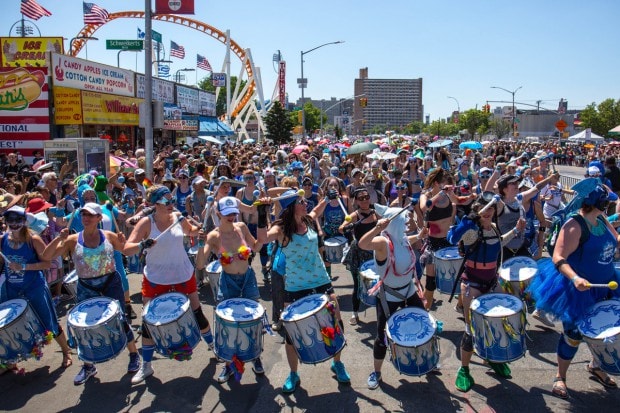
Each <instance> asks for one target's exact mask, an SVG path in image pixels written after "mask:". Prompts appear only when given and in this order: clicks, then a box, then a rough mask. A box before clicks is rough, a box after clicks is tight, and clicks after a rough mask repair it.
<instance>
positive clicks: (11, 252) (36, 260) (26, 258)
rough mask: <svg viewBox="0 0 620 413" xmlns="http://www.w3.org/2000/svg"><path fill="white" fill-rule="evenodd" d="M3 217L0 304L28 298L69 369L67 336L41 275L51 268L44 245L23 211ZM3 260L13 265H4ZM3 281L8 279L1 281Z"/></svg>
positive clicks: (13, 210) (15, 208)
mask: <svg viewBox="0 0 620 413" xmlns="http://www.w3.org/2000/svg"><path fill="white" fill-rule="evenodd" d="M3 216H4V221H5V223H6V225H7V232H6V233H4V234H3V235H2V238H1V241H0V250H1V251H2V254H3V257H0V263H1V265H0V269H1V268H4V269H5V270H4V271H1V272H0V293H1V294H0V302H1V301H6V300H12V299H15V298H22V297H24V298H26V299H27V300H28V302H29V304H30V306H31V307H32V309H33V310H34V312H35V313H36V314H37V316H38V317H39V320H41V322H42V324H43V327H44V328H45V329H46V330H48V331H51V332H52V334H53V335H54V338H55V339H56V342H57V343H58V345H59V346H60V348H61V349H62V367H64V368H67V367H69V366H70V365H71V364H72V360H71V349H70V348H69V345H68V344H67V336H66V335H65V333H64V331H63V330H62V327H61V326H60V324H59V323H58V316H57V315H56V310H55V308H54V303H53V301H52V294H51V292H50V290H49V287H48V285H47V282H46V280H45V277H44V276H43V271H42V270H46V269H48V268H50V260H49V259H45V255H44V250H45V243H44V242H43V240H42V239H41V237H39V236H38V235H35V234H33V233H32V232H31V231H30V230H29V229H28V226H27V224H26V212H25V210H24V208H22V207H19V206H13V207H11V208H9V209H7V210H6V211H5V212H4V214H3ZM4 257H7V258H8V259H9V260H10V262H8V263H7V262H5V260H4ZM4 277H6V279H5V280H1V279H2V278H4ZM3 284H4V286H3ZM7 368H8V369H10V370H14V369H16V366H14V365H9V366H8V367H7ZM0 371H2V368H0Z"/></svg>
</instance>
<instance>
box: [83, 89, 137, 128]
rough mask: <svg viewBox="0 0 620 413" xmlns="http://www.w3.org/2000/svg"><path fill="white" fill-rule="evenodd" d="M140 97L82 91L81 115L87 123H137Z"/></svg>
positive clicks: (135, 124)
mask: <svg viewBox="0 0 620 413" xmlns="http://www.w3.org/2000/svg"><path fill="white" fill-rule="evenodd" d="M141 102H142V99H137V98H129V97H123V96H115V95H108V94H106V93H99V92H87V91H84V92H82V115H83V116H84V124H87V125H134V126H138V123H139V112H140V111H139V106H140V103H141Z"/></svg>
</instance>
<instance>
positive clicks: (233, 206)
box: [217, 196, 239, 216]
mask: <svg viewBox="0 0 620 413" xmlns="http://www.w3.org/2000/svg"><path fill="white" fill-rule="evenodd" d="M238 202H239V200H238V199H237V198H235V197H234V196H225V197H224V198H222V199H220V200H219V201H218V203H217V209H218V211H220V214H222V215H224V216H226V215H231V214H238V213H239V205H238V204H237V203H238Z"/></svg>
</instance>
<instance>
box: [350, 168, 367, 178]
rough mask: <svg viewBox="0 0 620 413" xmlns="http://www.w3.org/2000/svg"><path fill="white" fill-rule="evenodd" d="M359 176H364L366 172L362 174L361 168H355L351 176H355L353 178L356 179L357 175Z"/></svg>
mask: <svg viewBox="0 0 620 413" xmlns="http://www.w3.org/2000/svg"><path fill="white" fill-rule="evenodd" d="M357 174H362V175H363V174H364V172H362V170H361V169H359V168H353V170H352V171H351V176H353V177H354V176H355V175H357Z"/></svg>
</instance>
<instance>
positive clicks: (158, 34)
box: [151, 30, 163, 43]
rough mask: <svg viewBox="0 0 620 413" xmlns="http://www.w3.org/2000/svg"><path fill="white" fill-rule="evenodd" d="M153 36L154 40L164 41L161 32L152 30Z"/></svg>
mask: <svg viewBox="0 0 620 413" xmlns="http://www.w3.org/2000/svg"><path fill="white" fill-rule="evenodd" d="M151 37H152V38H153V41H154V42H157V43H163V40H162V37H161V33H160V32H156V31H155V30H151Z"/></svg>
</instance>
